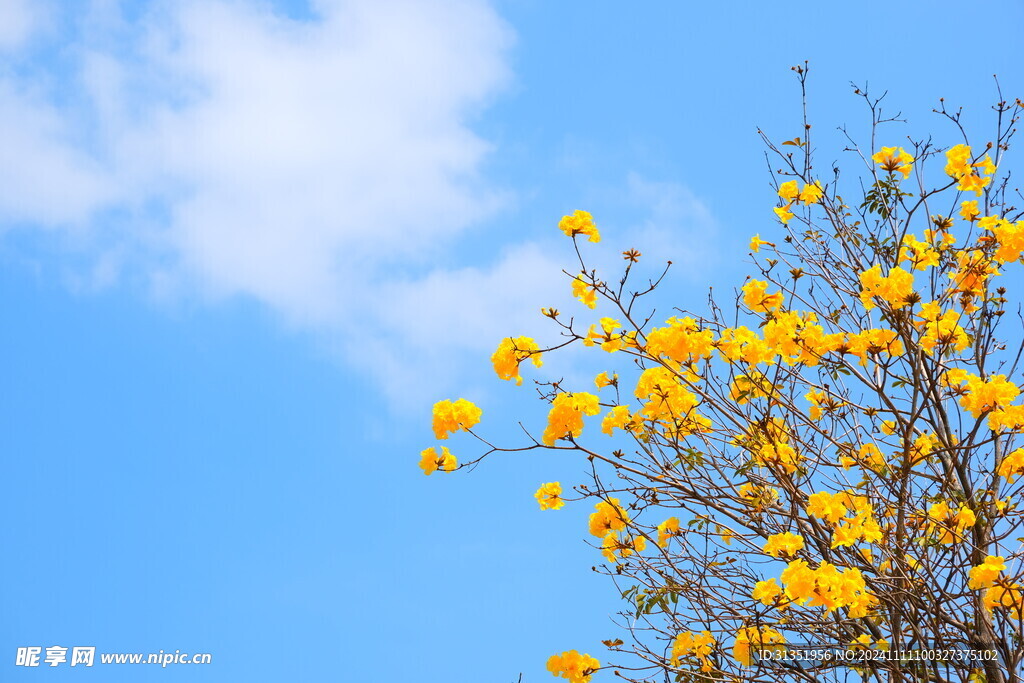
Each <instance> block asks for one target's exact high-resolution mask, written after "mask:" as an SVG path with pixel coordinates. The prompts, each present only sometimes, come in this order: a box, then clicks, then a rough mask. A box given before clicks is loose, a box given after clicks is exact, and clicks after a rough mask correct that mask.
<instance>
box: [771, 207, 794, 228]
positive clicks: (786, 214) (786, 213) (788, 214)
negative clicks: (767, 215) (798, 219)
mask: <svg viewBox="0 0 1024 683" xmlns="http://www.w3.org/2000/svg"><path fill="white" fill-rule="evenodd" d="M792 206H793V202H790V203H789V204H786V205H785V206H776V207H775V215H776V216H778V217H779V220H780V221H782V222H783V223H788V222H789V220H790V219H791V218H793V212H792V211H790V210H789V209H790V207H792Z"/></svg>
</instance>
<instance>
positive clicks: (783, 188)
mask: <svg viewBox="0 0 1024 683" xmlns="http://www.w3.org/2000/svg"><path fill="white" fill-rule="evenodd" d="M779 196H780V197H782V198H783V199H788V200H793V199H796V198H797V197H799V196H800V190H799V183H798V182H797V181H795V180H787V181H786V182H784V183H782V184H781V185H779Z"/></svg>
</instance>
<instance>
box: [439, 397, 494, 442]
mask: <svg viewBox="0 0 1024 683" xmlns="http://www.w3.org/2000/svg"><path fill="white" fill-rule="evenodd" d="M482 413H483V411H481V410H480V408H478V407H476V406H475V405H473V403H471V402H470V401H467V400H466V399H464V398H460V399H458V400H457V401H455V402H454V403H452V402H451V401H449V400H448V399H445V400H443V401H438V402H437V403H435V404H434V424H433V427H434V436H436V437H437V438H438V439H447V438H448V434H450V433H452V432H457V431H459V430H460V429H461V430H463V431H466V432H468V431H469V430H470V429H472V428H473V425H475V424H477V423H478V422H480V415H481V414H482Z"/></svg>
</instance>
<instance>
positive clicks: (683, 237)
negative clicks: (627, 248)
mask: <svg viewBox="0 0 1024 683" xmlns="http://www.w3.org/2000/svg"><path fill="white" fill-rule="evenodd" d="M626 187H627V191H628V195H629V198H630V201H631V202H632V203H634V204H635V205H637V206H641V207H646V209H645V210H646V211H647V212H648V215H647V216H646V217H645V218H644V219H643V220H642V221H641V222H640V223H639V224H637V225H634V226H633V227H632V228H631V229H630V230H628V231H627V234H629V235H630V239H631V241H632V242H633V243H634V244H636V246H637V247H638V248H639V249H640V250H641V251H644V252H646V253H649V254H651V255H657V257H658V258H660V259H665V260H670V261H672V263H673V268H674V269H675V271H676V272H677V273H678V272H681V274H682V276H683V277H685V278H687V279H688V280H690V281H706V280H707V275H708V273H709V272H710V271H712V270H713V269H714V268H715V264H716V262H717V260H718V253H719V250H718V249H717V248H716V246H715V243H716V241H717V240H718V224H717V222H716V221H715V219H714V217H713V215H712V214H711V211H710V209H709V208H708V207H707V205H705V204H704V202H702V201H701V200H700V199H699V198H698V197H697V196H696V195H695V194H694V193H693V192H692V191H691V190H690V189H689V188H688V187H686V186H685V185H682V184H680V183H677V182H671V181H653V180H648V179H645V178H643V177H642V176H641V175H639V174H638V173H630V174H629V175H628V177H627V178H626Z"/></svg>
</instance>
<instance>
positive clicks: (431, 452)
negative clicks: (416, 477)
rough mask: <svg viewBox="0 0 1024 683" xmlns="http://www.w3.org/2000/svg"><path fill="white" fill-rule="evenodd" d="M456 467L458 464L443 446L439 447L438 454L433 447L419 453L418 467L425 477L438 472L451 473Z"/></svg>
mask: <svg viewBox="0 0 1024 683" xmlns="http://www.w3.org/2000/svg"><path fill="white" fill-rule="evenodd" d="M457 466H458V462H457V461H456V460H455V456H454V455H452V454H451V452H449V450H448V449H447V448H446V447H444V446H442V447H441V453H440V454H438V452H437V449H436V448H433V447H430V448H428V449H426V450H425V451H423V452H421V453H420V467H421V468H422V469H423V474H425V475H427V476H430V475H431V474H433V473H434V472H436V471H438V470H443V471H445V472H451V471H452V470H454V469H455V468H456V467H457Z"/></svg>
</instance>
